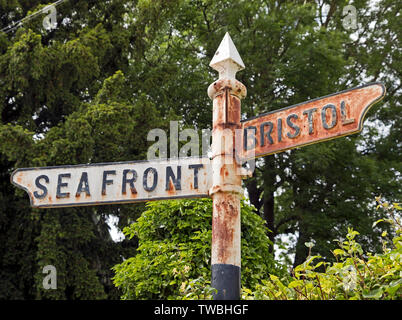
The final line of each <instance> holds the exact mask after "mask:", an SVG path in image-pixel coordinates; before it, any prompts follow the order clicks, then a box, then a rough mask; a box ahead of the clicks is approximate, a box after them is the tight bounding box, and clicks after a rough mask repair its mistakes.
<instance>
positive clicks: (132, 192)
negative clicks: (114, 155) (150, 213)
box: [121, 169, 137, 194]
mask: <svg viewBox="0 0 402 320" xmlns="http://www.w3.org/2000/svg"><path fill="white" fill-rule="evenodd" d="M128 173H131V174H132V178H131V179H127V174H128ZM136 181H137V171H135V170H130V169H125V170H123V183H122V186H121V193H122V194H126V193H127V192H126V189H127V183H129V184H130V190H131V194H136V193H137V190H136V189H135V186H134V182H136Z"/></svg>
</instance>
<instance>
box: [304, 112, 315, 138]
mask: <svg viewBox="0 0 402 320" xmlns="http://www.w3.org/2000/svg"><path fill="white" fill-rule="evenodd" d="M316 111H317V108H312V109H308V110H305V111H303V114H304V115H307V121H308V134H313V132H314V122H313V112H316Z"/></svg>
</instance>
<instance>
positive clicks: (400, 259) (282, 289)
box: [242, 198, 402, 300]
mask: <svg viewBox="0 0 402 320" xmlns="http://www.w3.org/2000/svg"><path fill="white" fill-rule="evenodd" d="M377 201H380V199H379V198H378V199H377ZM378 206H379V207H382V208H385V209H386V211H387V213H388V216H387V218H385V219H380V220H378V221H376V222H375V223H374V224H373V228H374V227H375V226H376V225H377V224H378V223H380V222H383V221H386V222H388V223H390V224H391V225H392V226H393V229H394V232H395V233H396V234H395V236H394V237H393V239H392V242H389V241H388V240H386V238H387V232H386V231H384V232H383V233H382V237H383V239H384V240H383V241H382V245H383V252H382V253H380V254H373V253H370V252H364V251H363V250H362V247H361V245H360V244H359V243H358V242H357V240H356V236H358V235H359V232H357V231H356V230H354V229H353V228H349V229H348V233H347V235H346V239H345V240H343V241H338V246H339V248H338V249H335V250H333V252H332V253H333V254H334V256H335V257H336V259H337V261H336V262H334V263H329V262H325V261H322V260H321V261H319V260H320V258H321V257H320V256H314V255H310V254H309V256H308V257H307V260H306V261H304V262H303V263H302V264H300V265H298V266H297V267H296V268H295V269H294V270H293V276H292V277H282V278H279V277H277V276H275V275H272V274H271V275H270V277H269V278H268V279H264V280H263V281H262V282H261V284H259V285H257V286H256V290H255V291H251V290H249V289H244V290H243V294H242V298H243V299H269V300H293V299H295V300H346V299H349V300H369V299H374V300H378V299H381V300H394V299H402V267H401V266H402V236H401V232H402V228H401V226H402V225H401V220H400V215H399V214H398V212H397V210H401V207H400V204H398V203H394V204H392V205H389V204H388V203H387V202H384V203H383V202H379V205H378ZM305 245H306V246H307V247H308V248H309V250H310V253H311V248H312V247H313V243H306V244H305ZM317 261H318V262H317ZM320 268H321V269H322V268H324V269H325V270H324V271H319V269H320Z"/></svg>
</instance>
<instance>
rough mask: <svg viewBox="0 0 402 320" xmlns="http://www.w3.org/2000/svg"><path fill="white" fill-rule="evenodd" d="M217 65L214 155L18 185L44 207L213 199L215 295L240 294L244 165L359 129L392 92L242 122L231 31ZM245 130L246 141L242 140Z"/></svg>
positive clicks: (38, 175)
mask: <svg viewBox="0 0 402 320" xmlns="http://www.w3.org/2000/svg"><path fill="white" fill-rule="evenodd" d="M210 66H211V67H212V68H214V69H215V70H217V71H218V72H219V79H218V80H217V81H215V82H214V83H212V84H211V85H210V86H209V88H208V95H209V97H210V98H211V99H212V101H213V119H212V127H213V130H212V157H211V159H209V158H206V157H204V158H175V159H164V160H152V161H136V162H116V163H99V164H85V165H73V166H58V167H44V168H24V169H17V170H15V171H14V172H13V174H12V175H11V182H12V183H13V184H14V185H16V186H17V187H19V188H22V189H24V190H25V191H26V192H27V193H28V195H29V198H30V201H31V205H32V206H33V207H38V208H53V207H72V206H88V205H101V204H111V203H132V202H138V201H149V200H160V199H174V198H189V197H192V198H196V197H211V198H212V201H213V213H212V255H211V264H212V286H213V287H214V288H216V289H217V293H216V294H215V296H214V299H216V300H233V299H239V298H240V274H241V272H240V270H241V265H240V261H241V253H240V236H241V232H240V198H241V197H242V195H243V189H242V179H244V178H246V177H247V175H248V172H247V171H245V170H244V169H243V168H242V163H243V162H244V161H247V160H251V159H254V158H256V157H262V156H266V155H269V154H273V153H278V152H282V151H285V150H288V149H291V148H296V147H300V146H305V145H309V144H313V143H317V142H320V141H326V140H329V139H334V138H338V137H342V136H345V135H349V134H353V133H356V132H359V131H360V130H361V129H362V124H363V119H364V116H365V114H366V113H367V111H368V109H369V108H370V107H371V106H372V105H373V104H374V103H376V102H378V101H379V100H380V99H381V98H382V97H383V96H384V95H385V88H384V86H383V85H382V84H380V83H373V84H369V85H365V86H362V87H358V88H353V89H349V90H345V91H342V92H338V93H334V94H331V95H328V96H325V97H321V98H317V99H313V100H309V101H307V102H303V103H300V104H297V105H294V106H290V107H287V108H283V109H280V110H276V111H273V112H269V113H266V114H262V115H259V116H257V117H254V118H251V119H247V120H244V121H240V119H241V99H243V98H245V96H246V87H245V86H244V85H243V84H242V83H240V82H239V81H237V80H236V78H235V75H236V72H237V71H240V70H242V69H244V67H245V66H244V63H243V61H242V59H241V57H240V55H239V53H238V52H237V49H236V47H235V45H234V44H233V42H232V39H231V38H230V36H229V34H228V33H226V35H225V37H224V38H223V40H222V42H221V44H220V46H219V48H218V50H217V51H216V53H215V55H214V57H213V59H212V60H211V63H210ZM239 132H240V133H241V134H240V137H241V139H240V140H239V139H237V137H238V136H239V134H238V133H239Z"/></svg>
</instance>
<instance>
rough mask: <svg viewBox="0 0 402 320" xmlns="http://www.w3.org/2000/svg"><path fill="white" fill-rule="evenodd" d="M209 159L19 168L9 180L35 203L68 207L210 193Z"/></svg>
mask: <svg viewBox="0 0 402 320" xmlns="http://www.w3.org/2000/svg"><path fill="white" fill-rule="evenodd" d="M211 170H212V169H211V164H210V160H209V158H198V157H188V158H176V159H162V160H152V161H135V162H114V163H99V164H90V165H73V166H58V167H44V168H23V169H17V170H15V171H14V172H13V174H12V175H11V182H12V183H13V184H14V185H16V186H17V187H19V188H22V189H24V190H25V191H26V192H27V193H28V195H29V198H30V201H31V205H32V206H33V207H42V208H50V207H72V206H86V205H104V204H111V203H130V202H139V201H148V200H159V199H172V198H199V197H208V196H209V193H208V191H209V189H210V188H211V185H212V181H211Z"/></svg>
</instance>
